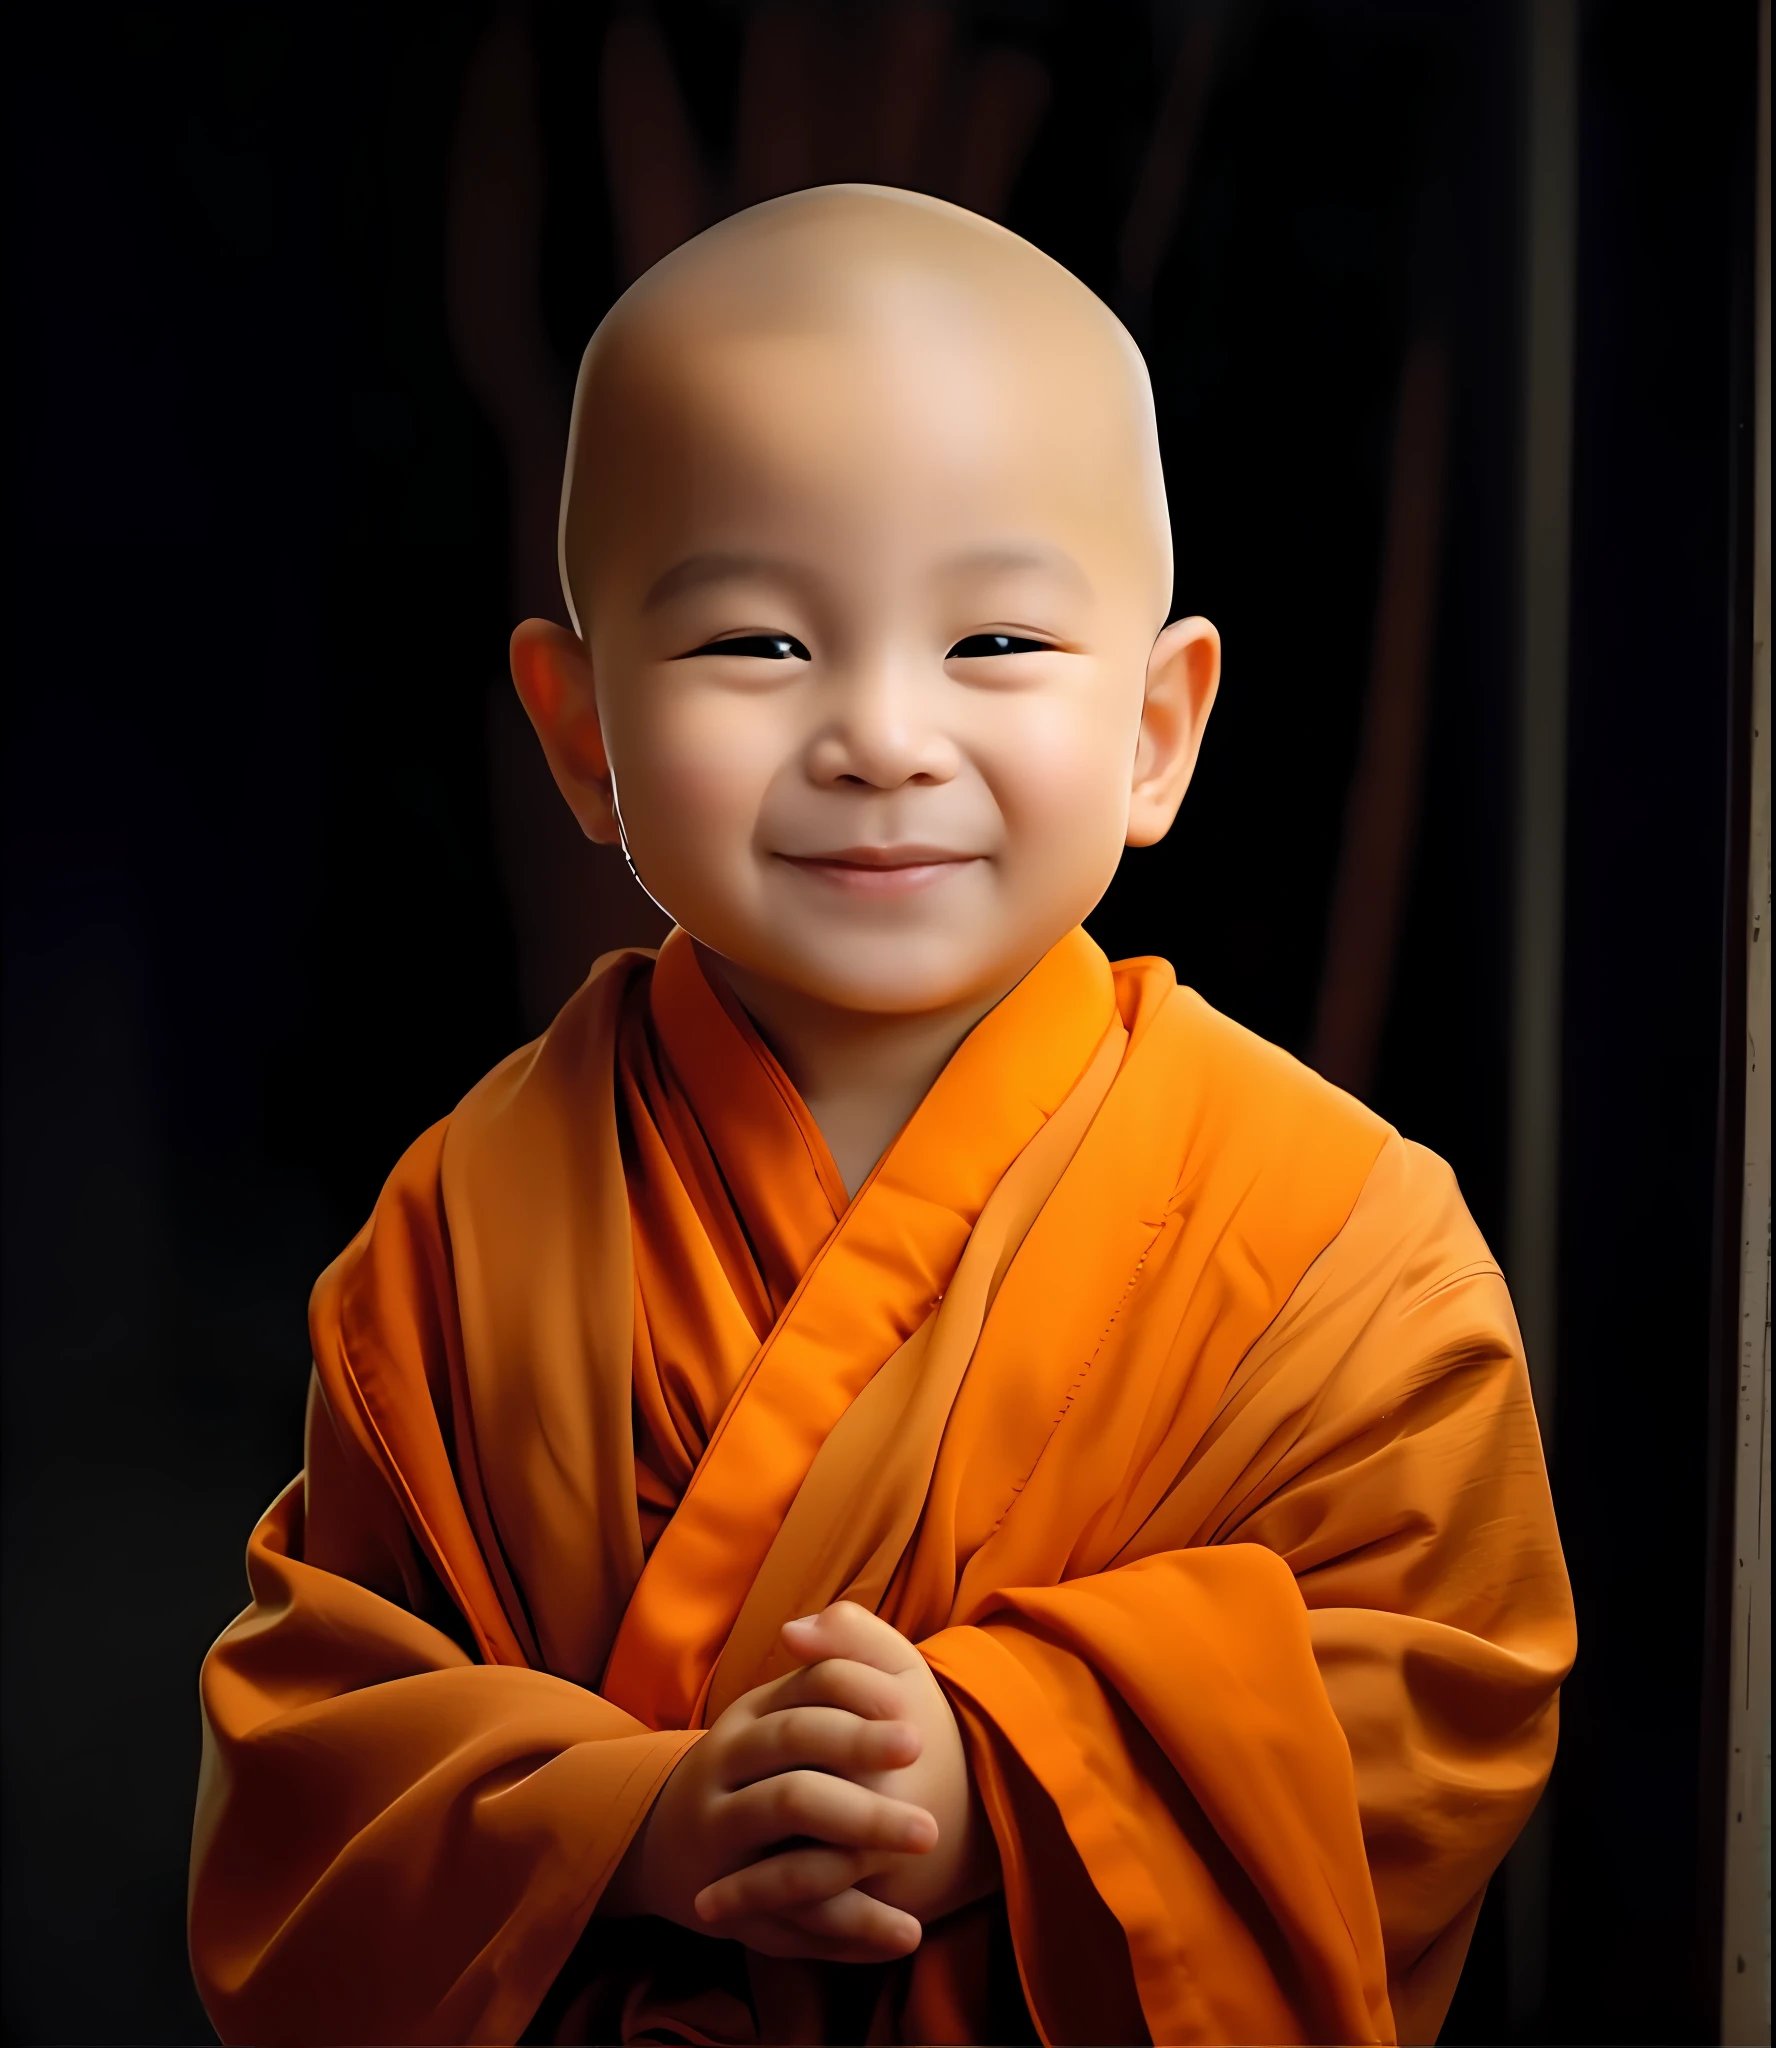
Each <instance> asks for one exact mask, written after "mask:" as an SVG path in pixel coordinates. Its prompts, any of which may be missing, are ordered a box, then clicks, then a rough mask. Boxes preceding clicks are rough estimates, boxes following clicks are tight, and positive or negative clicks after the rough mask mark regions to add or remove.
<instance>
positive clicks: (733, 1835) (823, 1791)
mask: <svg viewBox="0 0 1776 2048" xmlns="http://www.w3.org/2000/svg"><path fill="white" fill-rule="evenodd" d="M720 1826H721V1831H722V1834H723V1836H724V1837H725V1838H726V1840H727V1841H728V1842H729V1843H730V1844H731V1845H732V1848H733V1850H734V1851H735V1852H737V1853H733V1854H732V1859H731V1860H732V1861H733V1862H734V1863H736V1864H739V1863H743V1862H749V1861H751V1860H752V1857H753V1856H755V1855H756V1854H757V1853H758V1852H759V1851H761V1850H762V1849H764V1848H766V1847H767V1846H768V1845H769V1844H771V1843H773V1842H783V1841H787V1840H789V1839H791V1838H792V1837H794V1836H797V1835H807V1836H811V1837H812V1838H813V1839H814V1840H815V1841H817V1842H824V1843H826V1844H828V1845H829V1846H830V1847H832V1848H835V1849H886V1850H892V1851H894V1852H896V1853H907V1854H911V1855H915V1856H916V1855H922V1854H923V1853H924V1852H925V1851H926V1850H927V1849H930V1848H932V1847H933V1846H934V1845H935V1843H936V1841H937V1822H936V1821H935V1820H933V1819H932V1817H931V1815H930V1814H929V1813H927V1812H926V1811H925V1809H924V1807H922V1806H913V1805H911V1804H909V1803H908V1802H907V1801H906V1800H904V1799H889V1798H886V1797H885V1796H884V1795H883V1794H882V1793H880V1792H869V1791H866V1790H865V1789H864V1788H863V1786H861V1785H853V1784H852V1783H851V1781H850V1780H849V1779H848V1778H835V1777H833V1776H831V1775H830V1774H829V1773H828V1772H826V1771H783V1772H780V1773H779V1774H778V1775H777V1776H776V1777H774V1778H761V1779H760V1780H759V1781H758V1783H757V1784H755V1785H746V1786H743V1787H742V1788H741V1789H740V1790H739V1791H738V1792H732V1793H730V1794H728V1796H727V1798H726V1799H725V1800H724V1801H723V1803H722V1808H721V1820H720Z"/></svg>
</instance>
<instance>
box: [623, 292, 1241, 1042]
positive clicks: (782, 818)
mask: <svg viewBox="0 0 1776 2048" xmlns="http://www.w3.org/2000/svg"><path fill="white" fill-rule="evenodd" d="M918 313H919V317H917V318H911V317H909V318H908V319H906V320H905V321H897V320H896V319H895V318H894V317H893V309H892V308H889V309H886V311H885V314H884V321H883V326H882V329H881V331H880V332H879V333H878V332H874V331H871V332H868V333H860V332H859V331H858V329H857V328H855V327H841V328H828V329H825V330H820V329H816V330H815V331H809V330H807V329H800V330H797V329H790V330H789V331H781V330H780V331H776V332H764V333H760V332H757V331H753V332H748V333H746V334H743V335H739V336H736V335H733V334H729V335H727V336H724V337H722V338H721V339H720V341H719V343H712V342H707V341H706V342H703V343H702V344H699V343H698V342H697V341H695V340H694V339H693V340H690V341H687V342H685V343H683V344H682V345H680V346H677V347H671V346H669V345H666V344H662V347H661V348H660V349H658V350H656V351H654V352H652V353H651V354H650V359H649V361H648V364H647V366H646V369H645V372H644V373H643V374H639V375H636V376H634V377H633V378H632V379H631V380H630V382H629V390H628V393H627V396H626V400H625V403H624V404H623V405H622V407H621V408H620V418H619V419H618V420H617V421H616V422H615V423H614V424H613V425H612V427H611V428H610V429H609V430H607V434H606V436H605V438H604V440H603V441H602V443H601V445H602V446H603V448H604V449H605V450H606V453H607V455H608V457H609V459H610V460H611V461H612V462H613V464H614V469H613V481H612V484H611V485H610V487H609V488H607V489H606V490H605V491H603V492H601V494H600V495H601V500H602V503H603V505H604V507H605V508H606V509H605V510H604V511H603V512H602V513H601V515H600V518H599V529H600V530H599V531H598V532H597V534H596V536H595V543H594V548H593V562H592V566H591V569H590V573H589V575H588V578H587V581H586V586H585V592H584V597H585V600H588V601H586V602H585V604H584V609H585V610H586V612H587V613H588V617H587V620H586V633H587V649H588V652H589V654H590V657H591V665H592V671H593V675H594V677H595V678H596V693H597V706H598V722H599V726H600V728H601V729H602V735H603V742H604V747H605V750H606V752H607V754H608V761H609V768H610V773H611V777H612V781H613V783H614V790H615V800H616V804H617V807H618V810H619V812H620V815H621V819H622V825H623V832H624V837H625V840H626V843H627V846H628V850H629V854H630V858H631V859H632V861H633V862H634V865H635V869H636V872H637V873H638V875H639V876H640V878H641V880H642V882H643V884H644V885H645V887H646V888H647V890H648V892H649V893H650V894H651V895H652V896H653V897H654V898H655V899H656V901H658V902H659V903H660V904H661V905H662V906H663V907H664V908H665V910H666V911H667V912H668V913H669V914H670V915H671V916H672V917H673V918H674V919H675V920H676V921H677V922H678V923H679V924H680V925H682V926H683V927H684V928H685V929H686V930H687V931H688V932H690V933H691V935H692V936H693V937H695V938H697V939H699V940H700V941H702V942H703V943H704V944H705V945H707V946H709V947H710V948H712V949H713V950H714V951H715V952H717V953H719V954H721V955H723V956H724V957H726V958H727V959H729V960H731V961H733V962H734V963H735V964H736V965H737V966H739V967H741V968H743V969H745V970H747V971H749V972H751V973H754V974H758V975H762V976H764V977H766V978H768V979H769V980H771V981H773V982H776V983H779V984H784V985H787V986H789V987H791V988H794V989H796V990H797V991H799V992H801V993H802V994H804V995H807V996H810V997H814V998H816V999H818V1000H822V1001H825V1002H830V1003H832V1004H835V1005H837V1006H840V1007H843V1008H846V1009H862V1010H876V1011H912V1010H925V1009H931V1008H935V1007H940V1006H943V1005H947V1004H951V1003H961V1002H966V1001H968V1000H970V999H971V998H973V997H976V996H978V995H979V994H981V993H983V992H985V991H989V990H991V989H994V988H999V987H1005V986H1009V985H1010V984H1011V983H1012V982H1013V981H1015V980H1016V979H1017V978H1018V977H1019V976H1020V975H1021V974H1022V973H1023V972H1025V971H1026V970H1027V969H1028V967H1029V966H1030V965H1032V964H1033V963H1034V961H1035V960H1037V959H1038V958H1040V957H1041V955H1042V954H1043V953H1044V952H1045V951H1046V950H1047V949H1048V947H1049V946H1050V945H1052V944H1053V943H1054V941H1055V940H1056V939H1058V938H1059V937H1060V936H1061V935H1062V934H1063V933H1065V932H1066V931H1068V930H1070V929H1071V928H1072V926H1073V925H1075V924H1077V923H1078V922H1079V920H1080V919H1081V918H1082V917H1084V915H1085V914H1086V913H1087V912H1088V911H1089V910H1090V909H1091V908H1092V906H1093V905H1094V904H1095V903H1096V902H1097V900H1098V898H1099V897H1100V896H1101V894H1102V893H1103V890H1104V888H1105V886H1106V885H1107V884H1108V882H1109V880H1110V877H1111V875H1112V874H1113V872H1114V871H1115V868H1116V864H1117V860H1118V858H1119V856H1120V854H1121V851H1122V848H1123V846H1124V844H1125V843H1126V842H1127V840H1128V839H1129V838H1130V837H1131V836H1136V837H1157V836H1158V832H1159V831H1162V830H1163V829H1164V825H1165V823H1167V822H1169V818H1170V809H1169V808H1168V809H1167V810H1166V814H1165V817H1164V819H1163V820H1161V821H1159V823H1158V825H1157V829H1152V823H1153V821H1152V820H1150V819H1147V818H1144V817H1135V818H1133V819H1132V820H1131V807H1132V806H1133V807H1134V808H1135V809H1137V810H1138V809H1139V807H1140V792H1139V790H1138V788H1137V785H1138V783H1139V781H1140V778H1141V770H1142V765H1143V763H1142V760H1141V758H1140V757H1141V756H1142V753H1143V751H1145V752H1146V753H1147V754H1148V755H1149V756H1151V755H1153V753H1154V751H1155V744H1157V745H1158V747H1159V749H1160V751H1163V750H1164V745H1165V740H1166V735H1165V734H1163V733H1162V734H1161V735H1160V736H1159V740H1158V741H1157V742H1156V743H1153V742H1151V736H1150V735H1148V734H1147V733H1146V725H1147V724H1149V723H1151V720H1147V721H1144V717H1143V712H1144V706H1145V703H1146V698H1147V683H1148V677H1149V667H1150V657H1152V656H1153V654H1154V642H1155V633H1156V629H1157V627H1158V626H1159V624H1160V623H1161V621H1162V620H1163V616H1164V603H1165V592H1164V589H1163V582H1162V578H1163V564H1159V563H1157V562H1156V559H1155V546H1154V539H1153V511H1154V508H1153V505H1152V504H1151V502H1143V501H1142V493H1141V490H1140V487H1139V484H1138V483H1137V484H1136V485H1135V486H1134V487H1133V488H1131V478H1130V465H1129V463H1128V461H1127V459H1126V455H1125V454H1124V453H1123V449H1122V444H1123V443H1124V442H1125V441H1126V439H1127V438H1128V434H1129V426H1128V423H1127V422H1126V421H1125V420H1123V419H1121V418H1118V417H1114V416H1113V415H1114V414H1115V411H1116V408H1117V407H1118V406H1119V405H1121V404H1122V403H1124V400H1123V398H1122V395H1121V394H1120V393H1119V392H1117V391H1116V390H1114V389H1111V390H1110V391H1108V392H1105V391H1103V390H1101V389H1099V390H1097V391H1091V390H1089V389H1088V391H1087V393H1086V394H1085V395H1083V396H1082V395H1080V394H1079V393H1078V392H1074V391H1070V390H1069V388H1068V382H1067V379H1066V377H1065V375H1064V370H1065V365H1064V364H1062V365H1059V366H1055V365H1044V364H1043V363H1041V362H1040V361H1037V362H1036V363H1035V364H1034V365H1032V363H1031V362H1029V361H1028V360H1026V357H1027V355H1028V351H1025V350H1007V349H1004V348H1000V349H997V350H996V349H995V348H994V347H993V345H992V343H991V340H990V338H989V337H988V336H985V335H983V334H982V333H981V331H980V329H979V326H978V323H976V324H974V325H970V324H969V323H968V322H967V321H966V320H961V319H957V320H953V321H951V322H948V323H946V321H945V319H944V318H943V317H942V315H941V313H938V312H934V311H933V309H932V308H931V307H930V306H929V305H925V306H922V307H920V308H919V309H918ZM1057 368H1058V370H1059V372H1060V374H1057ZM1086 381H1088V382H1089V380H1086ZM615 479H620V480H621V481H620V487H619V485H618V484H617V482H616V481H615ZM1198 623H1200V622H1198ZM1170 630H1171V633H1172V634H1173V635H1176V634H1177V632H1178V630H1179V629H1177V628H1173V629H1170ZM1204 630H1207V629H1204ZM1210 638H1211V640H1212V634H1211V635H1210ZM1195 644H1196V643H1194V642H1193V645H1195ZM1197 667H1198V670H1199V671H1200V669H1201V662H1200V660H1199V661H1198V664H1197ZM1197 679H1198V681H1199V682H1200V674H1199V675H1198V678H1197ZM1212 687H1213V685H1212V677H1211V678H1210V682H1209V688H1210V689H1211V690H1212ZM1197 696H1198V699H1202V692H1201V691H1200V689H1199V690H1198V692H1197ZM1206 708H1207V705H1206V699H1202V701H1199V702H1193V704H1192V706H1191V707H1190V715H1191V716H1192V717H1193V718H1194V723H1195V725H1196V726H1197V727H1200V720H1201V715H1202V714H1203V713H1205V712H1206ZM1162 723H1163V720H1162ZM1190 744H1191V751H1192V752H1194V738H1193V736H1192V738H1191V743H1190ZM1148 765H1149V766H1151V765H1152V763H1151V761H1150V762H1149V763H1148ZM1161 765H1162V766H1163V764H1161ZM1186 772H1187V771H1186ZM1177 794H1178V795H1181V794H1182V786H1181V784H1180V786H1179V788H1178V791H1177ZM1175 803H1176V796H1173V797H1172V798H1171V807H1172V808H1175ZM1131 827H1132V830H1131ZM1144 828H1147V829H1144Z"/></svg>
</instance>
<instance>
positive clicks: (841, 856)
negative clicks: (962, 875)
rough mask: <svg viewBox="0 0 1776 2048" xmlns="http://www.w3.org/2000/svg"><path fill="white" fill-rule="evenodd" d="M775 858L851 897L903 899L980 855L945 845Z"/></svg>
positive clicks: (859, 848)
mask: <svg viewBox="0 0 1776 2048" xmlns="http://www.w3.org/2000/svg"><path fill="white" fill-rule="evenodd" d="M778 858H779V859H780V860H782V861H784V862H786V863H787V864H788V865H789V866H790V867H792V868H799V869H800V870H801V872H802V873H803V874H805V875H812V876H813V877H814V878H815V879H816V880H818V881H821V882H824V883H826V884H827V886H828V887H830V888H834V889H842V890H844V891H845V893H846V894H848V895H853V896H906V895H910V894H912V892H913V891H914V890H917V889H928V888H930V887H931V886H932V885H933V884H934V883H936V882H941V881H943V880H944V879H945V877H946V876H949V875H952V874H954V873H955V872H956V870H957V869H958V868H963V867H967V866H969V865H970V864H971V863H972V862H974V861H977V860H979V859H980V858H981V856H980V855H979V854H977V853H957V852H956V851H955V850H954V849H953V848H950V847H947V846H914V845H906V846H841V847H835V848H834V849H833V851H832V852H830V853H785V854H779V856H778Z"/></svg>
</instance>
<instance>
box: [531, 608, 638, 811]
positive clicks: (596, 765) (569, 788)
mask: <svg viewBox="0 0 1776 2048" xmlns="http://www.w3.org/2000/svg"><path fill="white" fill-rule="evenodd" d="M512 680H513V682H514V683H516V684H517V686H518V696H519V700H520V701H521V702H522V704H523V706H524V708H525V710H526V711H527V712H528V713H529V714H530V722H531V724H532V725H534V726H535V727H536V735H537V738H538V739H539V740H541V741H542V743H543V752H544V754H545V755H547V757H548V761H549V772H550V773H551V774H552V775H553V776H554V777H555V784H556V787H557V788H558V789H559V790H560V791H561V794H562V795H563V796H564V797H566V799H567V804H568V809H569V810H571V811H572V812H573V814H574V816H575V817H576V818H578V819H579V821H580V830H581V831H582V832H584V833H585V835H586V837H587V838H588V839H593V840H596V841H597V842H598V844H599V845H600V846H615V845H617V844H618V843H619V842H620V841H621V839H622V836H623V834H622V827H621V826H620V825H619V824H618V822H617V803H616V792H615V788H614V786H613V784H612V782H611V771H610V758H609V756H608V755H607V754H606V753H605V751H604V733H603V730H602V728H601V727H600V726H599V723H598V698H597V695H596V693H595V691H594V689H593V687H592V664H591V662H590V661H588V660H587V658H586V649H585V646H584V644H583V643H582V642H581V641H580V640H578V639H577V638H576V637H575V636H574V635H573V634H572V633H570V632H569V631H568V630H567V628H566V627H565V626H556V625H551V624H550V622H549V621H548V620H547V619H526V620H525V621H524V623H523V625H521V626H520V627H519V628H518V630H517V631H516V632H515V633H514V634H513V635H512Z"/></svg>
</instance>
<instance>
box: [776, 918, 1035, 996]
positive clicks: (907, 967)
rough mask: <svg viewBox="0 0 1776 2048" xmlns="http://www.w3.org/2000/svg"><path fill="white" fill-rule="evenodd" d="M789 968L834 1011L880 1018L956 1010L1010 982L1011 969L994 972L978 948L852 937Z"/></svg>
mask: <svg viewBox="0 0 1776 2048" xmlns="http://www.w3.org/2000/svg"><path fill="white" fill-rule="evenodd" d="M786 964H787V963H786ZM795 965H796V968H797V969H799V970H800V971H798V972H796V973H795V974H794V979H795V980H796V981H797V982H799V983H800V984H801V985H802V987H803V988H804V989H806V991H807V993H808V994H809V995H812V996H815V997H817V998H818V999H819V1000H820V1001H821V1002H824V1003H830V1004H831V1005H832V1006H833V1007H834V1008H835V1009H841V1010H859V1011H866V1012H874V1013H876V1014H878V1015H882V1016H915V1015H919V1014H922V1013H924V1012H927V1011H932V1010H949V1009H958V1008H960V1007H962V1006H963V1005H965V1004H967V1003H971V1002H978V1001H979V1000H980V999H981V997H982V996H983V995H985V994H987V993H988V992H989V991H990V990H993V989H995V988H998V987H999V986H1000V985H1001V984H1002V983H1005V982H1008V981H1010V980H1013V979H1015V978H1016V970H1015V969H1014V968H1011V967H1005V968H1004V970H1003V971H999V969H1000V963H999V962H998V960H997V958H996V957H995V956H994V955H991V954H988V953H987V950H986V949H985V948H984V947H980V946H965V945H962V944H959V943H958V942H957V941H956V940H954V939H951V938H945V939H943V940H933V939H922V940H920V939H906V938H895V939H890V938H876V939H865V938H863V937H861V936H858V937H856V938H849V939H847V940H846V941H845V942H844V943H842V944H841V945H839V946H836V947H834V948H832V949H830V950H827V951H824V952H823V955H822V957H821V958H819V959H818V960H814V959H808V960H799V961H797V962H796V963H795ZM786 978H788V977H786Z"/></svg>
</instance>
